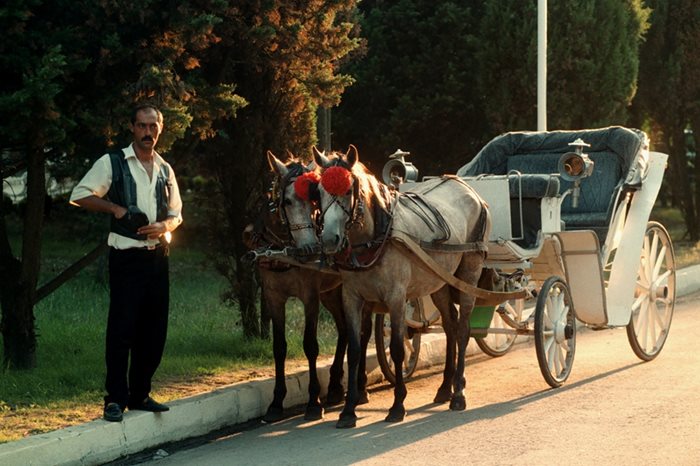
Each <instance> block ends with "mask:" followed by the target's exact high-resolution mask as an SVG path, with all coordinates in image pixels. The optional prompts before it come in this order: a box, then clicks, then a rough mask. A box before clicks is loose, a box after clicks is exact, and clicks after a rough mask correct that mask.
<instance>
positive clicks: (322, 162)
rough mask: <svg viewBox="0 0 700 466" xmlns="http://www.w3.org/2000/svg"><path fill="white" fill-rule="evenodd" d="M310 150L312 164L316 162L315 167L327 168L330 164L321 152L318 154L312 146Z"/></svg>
mask: <svg viewBox="0 0 700 466" xmlns="http://www.w3.org/2000/svg"><path fill="white" fill-rule="evenodd" d="M311 150H312V152H313V153H314V162H316V165H318V166H319V167H322V168H327V167H328V166H329V165H330V164H331V161H330V159H329V158H328V157H326V156H325V155H323V152H319V150H318V149H317V148H316V146H313V147H312V148H311Z"/></svg>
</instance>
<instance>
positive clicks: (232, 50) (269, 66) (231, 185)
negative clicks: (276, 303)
mask: <svg viewBox="0 0 700 466" xmlns="http://www.w3.org/2000/svg"><path fill="white" fill-rule="evenodd" d="M354 5H355V2H354V1H350V0H336V1H308V2H287V1H283V0H275V1H250V2H242V3H240V4H237V5H236V6H231V7H230V8H228V9H227V10H226V12H225V15H224V21H223V22H222V23H221V24H220V25H219V27H217V29H216V32H217V34H219V35H220V37H221V38H222V40H221V42H220V43H219V44H218V46H217V47H216V48H215V49H214V50H213V51H212V54H211V55H210V56H209V57H208V59H207V62H206V63H203V70H204V71H205V74H206V76H207V80H208V82H210V83H216V82H219V81H225V82H235V83H236V84H237V92H238V93H239V94H240V95H241V96H242V97H244V98H245V99H246V100H247V101H248V102H249V105H248V106H246V107H245V108H244V109H242V110H241V111H240V112H239V113H238V116H237V118H236V119H235V120H229V121H227V122H225V123H223V124H221V125H219V126H217V131H218V134H219V136H220V137H219V138H217V139H216V140H215V141H212V143H211V144H209V145H207V147H206V161H205V163H206V164H207V165H208V166H209V169H210V173H212V174H214V175H215V178H216V181H217V187H218V189H217V197H216V198H215V200H214V202H213V203H212V204H210V205H211V206H213V207H214V208H213V209H212V210H213V212H211V214H212V218H213V219H214V223H213V225H212V229H211V231H212V233H213V240H214V244H216V249H217V257H218V267H219V270H220V271H221V273H222V274H223V275H224V276H225V277H226V278H227V279H228V280H229V282H230V284H231V290H230V292H229V293H228V297H229V298H230V299H232V300H235V301H237V303H238V305H239V308H240V312H241V320H242V327H243V331H244V334H245V335H246V336H248V337H255V336H259V335H260V334H261V328H260V324H259V314H258V311H257V305H256V303H257V299H256V291H257V288H256V285H255V283H254V280H253V279H254V274H253V270H252V268H251V264H248V263H246V262H245V261H242V260H241V258H242V257H243V255H244V254H245V252H246V248H245V245H244V244H243V240H242V233H243V229H244V227H245V226H246V225H247V224H248V223H250V222H251V221H253V219H254V218H255V217H256V215H257V211H258V209H259V205H260V202H259V201H260V198H261V197H262V196H263V194H264V193H265V189H266V188H267V186H268V184H267V183H266V180H269V168H268V166H267V161H266V160H267V159H266V158H265V153H266V151H267V150H272V151H274V152H275V153H278V154H285V153H286V152H287V151H289V152H292V153H294V154H297V155H298V156H301V157H303V158H306V159H309V158H310V156H311V146H312V144H314V143H315V133H316V131H315V114H316V109H317V107H318V105H326V106H330V105H333V104H335V103H337V101H338V99H339V96H340V94H341V93H342V92H343V90H344V88H345V87H346V86H347V85H348V84H349V82H350V79H349V77H347V76H345V75H343V74H340V73H338V70H337V63H338V60H339V59H341V58H342V57H343V56H345V55H346V54H347V53H348V52H349V51H350V50H352V49H353V48H354V47H355V46H356V45H357V41H356V40H355V39H353V38H352V37H351V36H350V34H351V31H352V30H353V27H354V24H353V22H352V18H353V16H352V15H353V13H354V8H355V7H354ZM210 201H211V200H210Z"/></svg>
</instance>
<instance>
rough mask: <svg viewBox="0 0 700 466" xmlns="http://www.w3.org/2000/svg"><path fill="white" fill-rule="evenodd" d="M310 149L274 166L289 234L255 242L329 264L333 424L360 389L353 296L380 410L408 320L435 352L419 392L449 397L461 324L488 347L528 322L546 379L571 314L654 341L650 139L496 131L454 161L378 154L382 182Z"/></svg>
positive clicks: (662, 257) (657, 275) (668, 275)
mask: <svg viewBox="0 0 700 466" xmlns="http://www.w3.org/2000/svg"><path fill="white" fill-rule="evenodd" d="M314 158H315V161H316V163H317V164H318V166H319V167H321V174H320V176H319V175H315V177H314V176H304V177H302V176H297V177H296V179H290V178H289V179H288V180H287V181H288V182H287V184H286V186H284V187H282V189H281V191H280V192H282V195H281V197H282V198H283V199H282V200H279V202H278V205H279V207H280V210H284V211H285V214H284V216H285V220H286V222H287V224H288V225H289V226H290V228H289V232H290V236H291V237H293V242H292V243H289V244H287V245H286V246H285V247H284V248H279V247H277V248H267V249H266V250H258V251H257V252H256V256H257V257H265V258H270V257H276V258H279V259H280V260H286V261H288V262H292V263H294V264H295V265H296V266H298V267H302V268H304V267H306V268H314V267H315V268H317V269H318V268H319V262H318V261H316V260H317V259H319V258H320V261H321V262H320V263H321V264H323V266H324V269H325V270H328V267H329V266H330V267H332V268H333V271H334V273H337V274H339V275H340V279H341V281H342V305H343V309H344V319H345V322H344V324H345V325H346V326H347V329H348V330H347V342H348V368H349V374H348V393H347V396H346V400H345V406H344V409H343V411H342V412H341V415H340V419H339V420H338V423H337V427H353V426H355V424H356V419H357V418H356V415H355V411H354V410H355V407H356V405H357V404H358V403H360V402H361V400H362V393H363V389H364V387H363V386H362V377H361V375H360V374H359V371H360V364H361V363H362V362H363V361H364V359H363V351H364V348H365V345H366V337H367V333H368V332H367V328H368V324H367V322H368V316H367V314H368V312H367V309H366V308H365V306H364V305H365V303H367V302H369V303H373V311H374V312H375V313H378V314H379V317H378V318H377V319H376V322H375V335H376V337H377V353H378V359H379V362H380V365H381V366H382V370H383V372H384V373H385V375H387V378H389V380H390V381H392V382H393V384H394V393H395V399H394V405H393V406H392V407H391V409H390V411H389V414H388V416H387V418H386V420H387V421H390V422H396V421H401V420H403V419H404V416H405V409H404V406H403V400H404V399H405V396H406V387H405V379H406V378H407V377H408V376H410V373H411V372H412V369H413V368H414V367H415V363H416V362H417V356H418V351H419V348H420V341H419V339H420V335H421V334H422V333H426V332H430V331H435V329H436V328H437V326H438V325H439V326H440V327H442V331H444V333H445V336H446V359H445V371H444V379H443V382H442V384H441V385H440V387H439V389H438V391H437V394H436V396H435V401H436V402H448V401H449V403H450V409H452V410H462V409H465V408H466V398H465V396H464V388H465V384H466V376H465V371H464V364H465V355H466V346H467V342H468V341H469V339H470V338H471V337H475V338H477V342H478V343H479V346H480V347H481V348H482V349H484V350H485V352H487V353H488V354H491V355H493V356H498V355H502V354H504V353H505V352H507V351H508V349H509V348H510V346H511V345H512V344H513V341H514V339H515V338H516V337H517V336H518V335H530V336H533V337H534V340H535V347H536V353H537V360H538V363H539V367H540V369H541V372H542V375H543V377H544V379H545V380H546V382H547V383H548V384H549V385H550V386H552V387H558V386H560V385H561V384H562V383H564V382H565V381H566V379H567V378H568V376H569V374H570V372H571V368H572V365H573V360H574V354H575V349H576V331H577V327H579V325H585V326H588V327H591V328H593V329H604V328H614V327H626V329H627V336H628V339H629V342H630V345H631V346H632V349H633V351H634V353H635V354H636V355H637V356H638V357H640V358H641V359H643V360H645V361H648V360H651V359H653V358H654V357H656V356H657V355H658V354H659V352H660V351H661V349H662V347H663V345H664V342H665V340H666V337H667V335H668V330H669V327H670V323H671V317H672V313H673V306H674V300H675V264H674V256H673V247H672V244H671V240H670V238H669V235H668V233H667V232H666V230H665V229H664V227H663V226H662V225H660V224H658V223H656V222H649V216H650V213H651V209H652V207H653V204H654V202H655V199H656V196H657V194H658V191H659V189H660V186H661V181H662V178H663V173H664V170H665V166H666V159H667V156H666V155H665V154H661V153H657V152H650V151H649V141H648V138H647V137H646V135H645V134H644V133H643V132H641V131H638V130H630V129H627V128H622V127H610V128H603V129H597V130H582V131H552V132H517V133H507V134H504V135H502V136H499V137H497V138H495V139H494V140H493V141H491V142H490V143H489V144H487V145H486V146H485V147H484V148H483V149H482V150H481V151H480V152H479V153H478V154H477V155H476V157H475V158H474V159H473V160H472V161H471V162H469V163H468V164H467V165H465V166H464V167H462V168H460V169H459V170H458V171H457V173H456V175H444V176H440V177H437V176H434V177H432V176H431V177H424V178H423V180H422V181H418V180H417V170H416V169H415V167H413V166H412V165H411V164H410V163H408V162H406V161H405V159H404V158H403V156H402V154H401V153H397V154H395V156H394V158H392V160H390V162H389V163H387V166H386V167H385V168H384V172H383V178H384V181H385V184H382V183H380V182H379V181H378V180H377V179H376V178H375V177H374V176H373V175H372V174H371V173H369V172H368V171H367V170H366V169H365V167H364V166H363V165H362V164H361V163H360V162H359V156H358V153H357V150H356V149H355V148H354V147H351V148H350V150H349V151H348V153H347V154H345V155H343V154H335V156H333V157H326V156H325V154H322V153H319V152H317V151H315V156H314ZM275 160H276V159H275ZM277 164H278V165H277V166H278V170H279V169H280V168H281V167H283V166H281V167H280V165H279V161H277ZM271 165H274V164H273V163H272V162H271ZM278 174H280V173H279V171H278ZM302 178H306V182H304V183H298V182H297V181H298V180H300V179H302ZM311 178H313V180H312V179H311ZM302 184H303V185H304V186H301V185H302ZM316 189H317V190H318V192H317V193H316V192H315V190H316ZM398 193H400V194H398ZM314 194H315V196H314ZM279 197H280V196H278V198H279ZM292 197H296V198H298V199H297V200H299V199H301V200H303V201H306V202H307V204H306V205H307V208H306V213H304V212H301V210H300V209H294V208H291V207H292V206H291V202H290V198H292ZM314 197H315V199H316V202H317V207H318V209H319V210H318V211H317V213H316V214H315V215H317V217H316V220H317V222H316V224H317V225H320V226H319V227H318V230H319V231H320V232H319V233H318V238H314V236H315V235H308V234H306V235H300V234H299V233H300V230H307V233H308V230H312V229H313V228H314V223H313V222H311V220H310V218H309V213H308V204H309V203H311V202H312V201H313V200H314ZM311 216H312V217H313V216H314V214H311ZM292 226H294V228H292ZM319 240H320V246H319ZM640 252H641V253H640ZM290 257H291V259H290ZM407 303H408V305H407ZM385 315H386V316H388V319H385ZM361 336H362V337H365V338H364V339H361ZM385 337H386V338H387V340H385ZM387 346H388V347H389V348H390V357H391V360H392V362H393V368H392V364H389V361H388V356H389V355H387V353H386V352H385V348H386V347H387ZM405 366H406V367H405ZM392 369H393V370H392Z"/></svg>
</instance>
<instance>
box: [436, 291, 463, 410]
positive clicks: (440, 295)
mask: <svg viewBox="0 0 700 466" xmlns="http://www.w3.org/2000/svg"><path fill="white" fill-rule="evenodd" d="M431 298H432V300H433V304H435V307H437V308H438V310H439V311H440V316H441V318H442V328H443V330H444V332H445V341H446V347H445V368H444V369H443V372H442V384H440V387H439V388H438V391H437V393H436V394H435V398H434V399H433V402H434V403H447V402H448V401H450V400H451V399H452V383H453V378H454V374H455V357H456V356H455V355H456V350H457V333H456V332H457V308H456V307H455V306H454V305H453V304H452V300H451V298H450V288H449V287H447V286H445V287H443V288H441V289H440V290H438V291H437V292H436V293H433V295H431Z"/></svg>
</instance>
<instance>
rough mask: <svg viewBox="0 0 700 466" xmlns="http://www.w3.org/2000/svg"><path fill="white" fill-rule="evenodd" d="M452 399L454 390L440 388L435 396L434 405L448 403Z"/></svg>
mask: <svg viewBox="0 0 700 466" xmlns="http://www.w3.org/2000/svg"><path fill="white" fill-rule="evenodd" d="M451 399H452V390H451V389H450V388H440V389H439V390H438V391H437V393H436V394H435V398H434V399H433V403H447V402H448V401H450V400H451Z"/></svg>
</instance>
